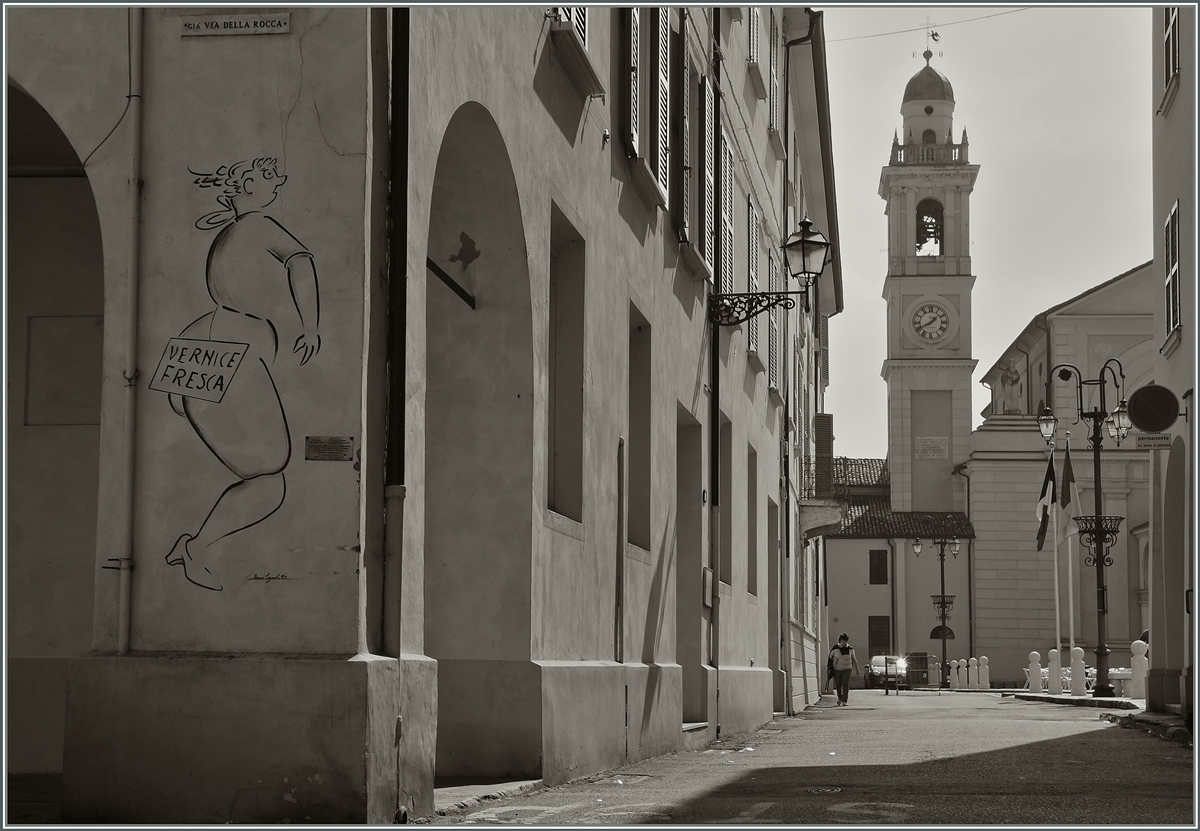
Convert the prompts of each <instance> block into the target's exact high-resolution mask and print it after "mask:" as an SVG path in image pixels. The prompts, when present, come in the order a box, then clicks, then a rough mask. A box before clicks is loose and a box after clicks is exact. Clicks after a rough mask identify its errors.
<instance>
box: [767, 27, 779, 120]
mask: <svg viewBox="0 0 1200 831" xmlns="http://www.w3.org/2000/svg"><path fill="white" fill-rule="evenodd" d="M778 39H779V33H778V32H777V31H776V29H775V12H771V44H770V49H771V90H770V97H771V101H770V108H769V109H770V125H769V126H770V127H771V129H773V130H778V129H779V69H778V67H777V66H776V63H777V60H778V50H776V48H775V42H776V41H777V40H778Z"/></svg>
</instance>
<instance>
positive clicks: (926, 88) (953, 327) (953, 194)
mask: <svg viewBox="0 0 1200 831" xmlns="http://www.w3.org/2000/svg"><path fill="white" fill-rule="evenodd" d="M932 57H933V53H932V52H930V51H929V50H928V49H927V50H925V53H924V58H925V66H924V67H922V68H921V70H920V71H919V72H917V74H916V75H914V76H913V77H912V78H911V79H910V80H909V82H908V85H907V86H906V87H905V88H904V101H903V103H902V104H901V105H900V114H901V116H903V119H904V126H903V128H902V129H903V137H901V136H899V135H897V136H894V137H893V138H892V155H891V159H890V161H889V163H888V164H887V166H885V167H884V168H883V172H882V174H881V176H880V178H879V196H880V197H881V198H882V199H883V200H884V202H885V204H886V207H885V208H884V212H885V213H886V214H887V217H888V274H887V278H886V280H885V281H884V288H883V297H884V299H885V300H886V301H887V321H888V324H887V326H888V331H887V360H885V361H884V364H883V372H882V375H883V378H884V380H885V381H886V382H887V388H888V466H889V470H890V474H891V493H892V510H893V511H963V510H965V507H966V501H965V488H964V486H963V484H962V483H961V480H960V479H959V477H956V476H954V473H953V471H954V468H955V466H956V465H957V464H959V463H960V462H963V461H966V459H967V457H968V456H969V455H970V452H971V373H972V371H973V370H974V369H975V363H976V361H975V360H974V359H973V358H972V357H971V287H972V286H973V285H974V283H975V278H974V277H973V276H972V274H971V233H970V217H971V214H970V201H971V191H972V190H973V189H974V186H975V177H976V176H977V175H978V173H979V166H978V165H972V164H968V162H967V133H966V130H963V132H962V140H961V141H960V142H959V143H958V144H955V143H954V135H953V130H954V90H953V88H952V87H951V86H950V81H949V80H948V79H947V78H946V76H945V75H943V74H942V73H940V72H938V71H937V70H936V69H934V68H933V67H932V66H931V65H930V63H929V62H930V59H931V58H932Z"/></svg>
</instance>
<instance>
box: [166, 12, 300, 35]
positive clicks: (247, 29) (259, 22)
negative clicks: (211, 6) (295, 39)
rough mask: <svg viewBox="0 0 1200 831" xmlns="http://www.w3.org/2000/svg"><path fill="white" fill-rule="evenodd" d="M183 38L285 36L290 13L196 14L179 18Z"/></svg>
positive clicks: (290, 24)
mask: <svg viewBox="0 0 1200 831" xmlns="http://www.w3.org/2000/svg"><path fill="white" fill-rule="evenodd" d="M179 22H180V26H181V29H180V32H179V34H180V35H181V36H183V37H199V36H203V35H286V34H287V33H288V32H290V31H291V30H292V13H291V12H278V13H274V14H197V15H189V16H188V17H181V18H179Z"/></svg>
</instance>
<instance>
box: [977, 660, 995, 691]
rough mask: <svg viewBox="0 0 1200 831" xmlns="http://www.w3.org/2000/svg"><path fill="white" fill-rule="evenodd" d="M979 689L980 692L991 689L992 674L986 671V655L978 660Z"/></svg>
mask: <svg viewBox="0 0 1200 831" xmlns="http://www.w3.org/2000/svg"><path fill="white" fill-rule="evenodd" d="M979 688H980V689H981V690H990V689H991V688H992V672H991V670H989V669H988V659H987V655H984V656H983V657H982V658H980V659H979Z"/></svg>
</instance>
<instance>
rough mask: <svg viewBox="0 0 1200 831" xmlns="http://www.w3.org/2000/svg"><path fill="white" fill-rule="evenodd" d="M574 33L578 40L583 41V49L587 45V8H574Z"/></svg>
mask: <svg viewBox="0 0 1200 831" xmlns="http://www.w3.org/2000/svg"><path fill="white" fill-rule="evenodd" d="M574 8H575V15H574V16H575V32H576V33H577V34H578V35H579V39H580V40H581V41H583V48H584V49H586V48H587V45H588V41H587V34H588V19H587V16H588V10H587V6H575V7H574Z"/></svg>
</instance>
